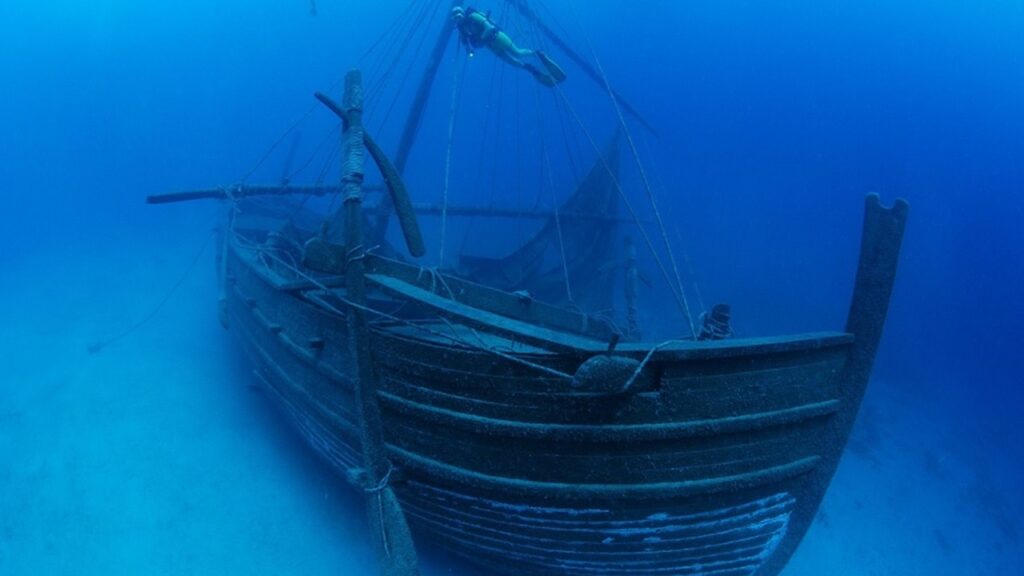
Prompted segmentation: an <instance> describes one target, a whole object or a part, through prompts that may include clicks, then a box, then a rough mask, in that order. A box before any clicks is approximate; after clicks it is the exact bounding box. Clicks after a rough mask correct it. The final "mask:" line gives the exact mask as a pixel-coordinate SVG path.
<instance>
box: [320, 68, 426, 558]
mask: <svg viewBox="0 0 1024 576" xmlns="http://www.w3.org/2000/svg"><path fill="white" fill-rule="evenodd" d="M362 100H363V94H362V76H361V74H360V73H359V71H357V70H353V71H350V72H349V73H348V74H347V75H346V76H345V108H344V110H345V112H344V113H343V114H342V115H341V117H342V120H343V122H344V128H345V138H344V144H343V147H344V160H343V161H342V178H341V182H342V197H343V198H344V201H345V206H344V209H345V243H346V246H347V247H348V254H349V255H350V260H349V263H348V266H347V267H346V270H345V283H346V287H347V290H348V298H349V299H350V300H351V302H352V303H353V304H354V305H353V306H351V307H350V308H349V309H348V311H347V315H348V335H349V352H350V354H351V359H352V361H353V362H354V363H355V365H356V367H357V370H356V373H355V376H356V377H355V387H356V414H357V418H358V420H359V428H360V439H361V442H362V449H363V464H364V466H365V468H364V470H363V471H362V473H361V474H359V476H360V477H361V478H360V479H361V482H360V484H361V485H362V487H363V490H364V491H365V493H366V512H367V518H368V519H369V524H370V528H371V530H372V532H373V537H374V544H375V547H376V549H377V556H378V559H379V561H380V568H381V574H383V575H384V576H412V575H416V574H419V570H418V568H417V563H418V561H417V557H416V548H415V546H414V545H413V542H412V534H411V532H410V531H409V525H408V524H407V523H406V520H405V515H404V514H403V512H402V507H401V504H399V502H398V497H397V496H396V495H395V491H394V489H393V488H392V487H391V485H390V480H391V475H392V474H391V473H392V468H391V464H390V462H389V461H388V458H387V453H386V448H385V446H384V433H383V430H382V423H381V415H380V406H379V405H378V404H377V378H376V374H375V373H374V366H373V356H372V354H373V351H372V350H371V348H370V332H369V328H368V327H367V324H366V318H365V316H364V313H363V309H364V308H365V306H366V283H365V282H366V281H365V277H364V266H363V258H362V257H360V256H361V254H362V250H363V248H362V242H363V238H362V236H363V231H362V225H363V214H362V203H363V200H362V191H361V188H362V179H363V163H364V162H363V161H364V154H363V150H364V140H363V138H364V132H363V129H362V118H363V112H362ZM339 110H341V109H340V108H339Z"/></svg>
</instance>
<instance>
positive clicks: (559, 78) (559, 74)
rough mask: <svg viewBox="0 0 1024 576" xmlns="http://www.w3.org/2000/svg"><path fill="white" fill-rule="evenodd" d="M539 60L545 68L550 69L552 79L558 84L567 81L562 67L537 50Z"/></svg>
mask: <svg viewBox="0 0 1024 576" xmlns="http://www.w3.org/2000/svg"><path fill="white" fill-rule="evenodd" d="M537 58H540V61H541V62H543V63H544V67H545V68H547V69H548V73H549V74H551V78H552V79H554V81H555V82H556V83H558V82H564V81H565V70H562V67H561V66H559V65H558V64H555V61H554V60H552V59H551V57H549V56H548V55H547V54H545V53H543V52H541V51H540V50H537Z"/></svg>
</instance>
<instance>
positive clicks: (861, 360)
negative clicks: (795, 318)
mask: <svg viewBox="0 0 1024 576" xmlns="http://www.w3.org/2000/svg"><path fill="white" fill-rule="evenodd" d="M510 5H512V6H513V7H515V8H516V9H518V10H519V11H520V12H521V13H523V14H524V16H525V17H526V18H527V19H528V20H529V21H530V22H531V23H532V24H533V25H535V26H538V27H539V30H540V31H541V32H543V33H544V34H545V35H546V36H548V37H549V38H550V39H551V40H552V41H553V42H554V43H555V45H556V46H559V47H561V48H562V49H563V50H564V51H565V52H566V53H567V55H568V56H569V57H570V58H571V59H572V60H573V61H574V62H575V63H576V64H577V65H578V67H579V69H580V70H581V71H582V72H584V73H585V74H586V75H588V76H590V77H591V78H593V79H594V80H596V81H598V83H599V84H600V85H601V86H602V87H604V88H606V89H607V90H608V92H609V98H610V99H611V101H612V102H613V104H615V107H616V110H617V111H618V112H619V113H618V117H619V120H620V129H621V130H623V131H625V132H627V135H628V131H627V128H628V127H627V125H626V123H625V120H624V119H623V113H628V114H631V115H632V116H633V117H634V118H635V119H637V120H638V121H639V122H640V123H641V125H644V126H648V127H649V125H648V124H647V123H646V122H645V121H643V119H642V118H639V115H638V114H637V113H636V111H635V110H633V109H632V108H631V107H629V106H628V104H626V103H625V102H624V101H622V100H621V98H620V97H619V96H617V95H616V94H615V93H614V92H613V91H612V90H611V88H610V85H609V84H608V82H607V78H605V77H604V76H603V72H601V71H600V70H599V69H598V70H595V69H594V68H592V67H590V66H589V65H588V64H587V63H586V62H585V61H584V60H583V59H582V58H580V57H579V56H577V55H575V54H574V53H573V52H572V51H571V50H570V49H568V47H567V46H566V45H565V44H564V43H563V42H561V41H560V40H559V39H558V38H557V37H555V36H554V35H553V34H552V33H551V31H550V30H549V29H547V28H546V27H545V26H544V25H543V23H542V22H541V21H540V20H539V19H538V18H537V17H536V15H535V14H533V13H532V12H531V11H530V10H529V7H528V6H527V5H526V3H525V2H523V1H521V0H511V1H510ZM452 6H454V7H459V6H461V1H459V0H453V2H452ZM453 31H454V27H453V24H452V22H451V20H450V19H448V18H446V19H445V24H444V26H443V30H442V32H441V35H440V37H439V38H438V40H437V42H436V43H435V45H434V48H433V50H432V51H431V52H430V53H429V56H428V60H429V63H428V67H427V71H426V72H425V73H424V75H423V77H422V79H421V81H420V84H419V87H418V89H417V91H416V95H415V97H414V99H413V106H412V109H411V111H410V114H409V115H408V116H407V119H406V124H405V127H404V130H403V133H402V137H401V139H400V142H399V145H398V150H397V153H396V155H395V161H394V163H393V164H392V162H391V160H390V159H389V158H388V157H387V156H386V155H385V154H384V152H383V151H382V150H381V148H380V147H379V146H378V145H377V144H376V142H374V140H373V139H372V138H371V136H370V134H367V133H366V131H365V129H364V127H363V125H362V105H363V102H362V98H363V96H362V84H361V82H362V80H361V76H360V74H359V73H358V72H357V71H353V72H350V73H349V74H348V75H347V76H346V79H345V100H344V103H343V105H338V104H336V103H334V102H333V101H331V100H330V98H328V97H327V96H324V95H323V94H317V96H316V97H317V98H318V99H319V100H320V101H321V102H322V103H323V104H324V105H325V106H327V108H328V109H330V110H331V111H332V112H333V113H334V114H335V115H337V116H338V117H339V118H340V119H341V121H342V125H343V140H342V150H343V155H342V173H341V182H340V185H338V186H331V187H308V186H307V187H303V186H289V185H288V184H287V182H288V178H287V177H285V178H284V179H283V181H284V182H285V184H283V185H282V186H278V187H256V188H250V189H246V188H244V187H232V188H229V189H218V190H206V191H194V192H185V193H177V194H167V195H162V196H156V197H151V198H150V199H149V201H150V202H153V203H162V202H170V201H180V200H194V199H199V198H224V199H227V200H230V201H231V206H232V211H231V216H230V218H229V222H228V224H227V225H226V226H225V230H224V234H223V241H222V246H221V248H222V249H221V251H220V252H219V254H220V257H219V272H220V282H221V285H220V291H221V294H220V301H221V314H222V321H223V322H224V323H225V324H226V325H227V326H228V327H229V328H230V329H231V331H233V332H234V333H235V334H236V335H237V336H238V338H239V340H240V341H241V343H242V346H243V347H244V349H245V350H246V351H247V353H248V354H249V356H250V357H251V358H252V360H253V363H254V366H255V374H256V376H257V377H258V379H259V380H260V381H261V382H262V384H263V385H264V387H265V388H266V390H267V391H268V396H269V397H270V398H272V399H273V401H274V402H275V403H276V404H277V405H278V406H279V407H280V408H281V409H282V412H283V413H284V414H285V415H286V416H287V418H288V419H289V420H290V421H291V423H292V424H293V425H294V427H295V428H296V429H297V430H298V431H299V432H300V433H301V435H302V436H303V437H304V438H305V439H306V441H307V442H308V443H309V445H310V446H312V447H313V449H315V450H316V451H317V452H318V453H319V454H320V455H322V456H323V457H324V458H325V459H326V460H327V461H328V462H329V463H330V464H331V465H332V466H333V467H334V468H335V469H336V470H337V471H338V472H339V473H340V474H342V475H343V476H344V477H345V478H346V479H347V480H348V481H349V482H350V483H351V484H352V485H353V486H354V487H355V488H356V489H357V490H359V491H360V492H362V493H364V494H365V500H366V513H367V521H368V525H369V533H368V538H370V539H372V540H373V543H374V547H375V549H376V551H377V554H378V560H379V562H380V567H381V572H382V574H384V575H385V576H413V575H416V574H418V563H417V560H416V549H415V546H414V545H413V535H415V539H416V541H417V542H419V543H420V545H432V546H438V547H440V548H442V549H444V550H445V551H447V552H449V553H451V554H454V555H456V556H459V557H461V558H463V559H465V560H466V561H467V562H469V563H471V564H473V565H475V566H477V567H479V568H480V573H481V574H488V575H491V574H508V575H517V576H547V575H569V576H598V575H601V576H618V575H623V576H625V575H630V576H665V575H698V574H703V575H717V576H732V575H756V576H772V575H775V574H778V573H779V572H780V571H781V570H782V568H783V567H784V566H785V564H786V562H787V561H788V559H789V557H790V556H791V555H792V554H793V552H794V551H795V549H796V547H797V545H798V544H799V542H800V540H801V538H802V537H803V535H804V534H805V533H806V531H807V530H808V528H809V527H810V525H811V523H812V521H813V519H814V516H815V514H816V511H817V508H818V506H819V504H820V503H821V500H822V498H823V496H824V494H825V491H826V489H827V487H828V484H829V481H830V480H831V478H832V475H833V473H834V472H835V470H836V467H837V466H838V463H839V459H840V457H841V455H842V452H843V449H844V447H845V445H846V442H847V439H848V437H849V434H850V430H851V428H852V426H853V422H854V419H855V417H856V414H857V410H858V407H859V405H860V402H861V399H862V397H863V395H864V391H865V389H866V386H867V383H868V379H869V376H870V372H871V366H872V363H873V360H874V355H875V351H876V349H877V346H878V342H879V339H880V337H881V332H882V327H883V324H884V321H885V316H886V312H887V310H888V303H889V295H890V292H891V290H892V285H893V281H894V278H895V272H896V263H897V259H898V253H899V247H900V242H901V239H902V234H903V227H904V223H905V219H906V214H907V205H906V203H905V202H903V201H897V202H896V203H895V204H894V206H893V207H892V208H884V207H882V205H881V204H880V202H879V199H878V197H877V196H869V197H868V199H867V207H866V213H865V218H864V231H863V239H862V245H861V255H860V262H859V269H858V272H857V280H856V286H855V289H854V295H853V300H852V303H851V306H850V312H849V317H848V321H847V325H846V327H845V329H844V331H842V332H822V333H812V334H800V335H795V336H787V337H771V338H748V339H743V338H739V339H724V340H702V339H700V338H698V334H697V333H696V331H695V330H694V329H693V328H694V326H693V324H692V322H691V325H690V326H689V328H690V329H691V332H692V334H691V335H690V336H688V337H687V338H684V339H678V340H668V341H662V342H642V341H636V340H637V335H638V333H639V331H638V330H635V329H634V325H635V324H636V322H635V321H636V318H637V316H636V310H637V308H636V306H635V304H636V302H635V298H631V295H632V296H635V294H636V288H637V279H638V276H639V272H638V271H637V269H636V254H635V249H633V248H631V245H629V246H627V248H626V250H625V253H626V258H625V259H624V262H625V264H624V266H623V268H624V269H625V270H626V274H624V276H626V285H625V286H624V290H623V296H624V298H625V300H626V301H627V302H626V304H627V309H626V320H627V321H626V324H627V326H626V328H625V330H620V329H618V328H616V327H614V326H613V325H611V324H610V323H609V322H608V321H607V319H606V318H601V317H597V316H595V317H591V316H588V315H586V314H585V313H583V312H580V311H579V310H580V308H586V309H590V310H601V309H607V308H608V307H609V305H610V304H609V303H610V301H611V296H612V291H611V290H609V289H608V285H607V282H605V280H607V278H604V279H600V278H598V276H599V275H600V274H601V273H604V274H607V268H608V265H609V264H610V263H609V260H608V258H609V254H610V253H614V252H615V250H614V248H613V245H614V244H615V241H618V240H621V239H620V238H618V237H616V236H614V235H613V230H614V228H615V227H614V226H612V225H611V224H612V221H613V219H614V218H615V217H616V214H615V211H616V209H617V206H618V204H619V203H620V202H623V201H624V200H625V199H626V198H625V195H624V192H623V190H622V188H621V185H620V183H619V180H618V176H617V174H616V173H615V171H616V166H617V160H616V158H617V156H616V155H615V154H614V153H612V154H606V157H601V158H599V161H598V162H597V163H596V165H595V168H594V169H593V170H591V172H590V173H589V175H588V176H587V177H585V178H584V179H583V181H582V183H581V186H580V189H579V190H577V192H576V194H574V195H573V197H572V198H570V199H569V200H568V201H567V202H565V204H563V205H562V210H561V212H559V211H558V210H557V209H556V210H555V212H554V213H553V214H554V218H551V217H549V216H544V219H545V221H546V223H545V224H544V225H543V226H542V227H541V234H542V235H546V236H547V238H541V237H535V238H534V239H532V240H530V241H528V242H526V243H524V244H522V245H521V246H520V247H519V248H518V249H517V250H515V251H514V252H513V253H511V254H509V255H506V256H505V257H504V258H496V259H491V258H483V257H465V258H463V257H462V256H463V255H460V262H459V265H457V266H455V267H454V269H453V270H451V271H439V270H437V269H434V268H423V267H418V266H414V265H410V264H408V263H406V262H403V261H402V260H401V259H400V258H399V257H398V256H397V255H396V254H397V251H396V250H390V249H388V248H389V247H388V246H387V242H386V236H385V232H386V228H387V223H388V222H389V220H390V218H391V217H392V216H397V222H398V224H399V225H400V227H401V232H402V236H403V237H404V239H405V243H406V247H407V248H408V252H409V254H411V255H412V256H413V257H416V258H419V257H422V256H423V255H424V253H425V247H424V242H423V239H422V236H421V235H420V230H419V225H418V222H417V219H416V211H417V209H418V210H420V211H423V210H424V208H429V207H424V206H418V207H417V205H414V204H413V203H412V202H411V200H410V197H409V194H408V193H407V192H406V190H405V185H404V183H403V181H402V174H403V172H404V167H405V164H406V161H407V160H408V157H409V153H410V150H411V146H412V143H413V141H414V140H415V137H416V132H417V130H418V126H419V124H420V121H421V118H422V115H423V110H424V107H425V105H426V103H427V100H428V95H429V93H430V90H431V85H432V82H433V80H434V77H435V76H436V74H437V69H438V66H439V63H440V61H441V59H442V57H443V55H444V54H445V50H446V48H447V46H448V45H449V41H450V39H451V37H452V34H453ZM563 98H564V96H563ZM620 102H621V106H622V108H621V110H620V109H619V104H620ZM452 113H454V108H453V109H452ZM452 118H453V119H454V116H452ZM577 120H578V118H577ZM451 125H453V124H450V126H451ZM586 134H587V139H588V140H589V141H590V142H591V144H593V140H592V139H591V138H590V133H589V132H586ZM449 139H450V137H449ZM629 141H630V145H631V146H632V145H633V142H632V140H631V139H629ZM594 148H595V152H596V153H597V155H598V156H601V154H602V151H601V150H597V148H596V146H594ZM633 153H634V157H637V152H636V149H635V147H634V149H633ZM365 154H368V155H369V156H371V157H372V159H373V161H374V162H375V163H376V165H377V168H378V170H379V173H380V175H381V177H382V180H383V186H381V187H380V188H382V189H384V190H386V191H387V193H388V196H386V197H385V198H386V199H387V200H386V201H384V202H382V203H380V204H378V205H377V207H376V209H377V210H381V211H379V212H376V213H374V212H373V211H372V210H370V211H365V212H364V211H363V209H362V191H363V180H364V172H363V165H364V160H365V159H364V155H365ZM637 164H638V168H639V170H640V172H641V173H642V171H643V170H642V166H640V165H639V164H640V163H639V159H638V157H637ZM288 173H289V172H288V171H287V170H286V172H285V174H288ZM643 181H644V184H645V186H647V180H646V177H644V178H643ZM646 191H647V193H648V196H650V194H651V191H650V189H649V187H647V190H646ZM290 194H302V195H305V196H307V197H308V196H311V195H324V194H334V195H337V196H340V197H341V198H342V199H343V203H342V208H341V209H339V210H338V211H337V212H336V213H335V214H332V215H330V216H328V218H327V220H324V219H323V218H320V219H319V220H316V219H311V221H308V222H305V221H303V219H302V218H301V217H300V216H301V215H302V210H300V209H298V208H296V207H294V206H292V205H290V204H289V203H288V201H287V196H288V195H290ZM250 196H261V197H263V200H257V201H253V200H251V199H249V197H250ZM445 197H446V198H447V196H445ZM445 202H446V205H445V206H444V207H443V208H442V210H441V214H442V215H447V214H448V212H449V210H450V207H449V206H448V205H447V200H445ZM623 203H625V202H623ZM651 206H652V208H655V206H654V202H653V197H651ZM627 207H629V206H628V205H627ZM629 209H630V213H631V215H632V223H633V224H636V225H637V226H638V227H639V231H640V232H642V233H643V235H644V237H645V240H646V241H647V244H648V246H649V247H650V248H651V251H652V253H654V254H656V251H655V250H654V246H653V245H652V243H651V241H650V239H649V238H648V237H647V235H646V232H644V227H643V226H642V225H641V222H640V221H639V219H638V217H637V215H636V213H635V212H634V211H633V208H632V207H629ZM487 210H490V211H493V210H491V209H487ZM654 212H655V213H656V214H657V210H656V208H655V210H654ZM466 213H467V214H468V213H473V214H476V212H474V211H473V210H470V211H469V212H466ZM442 217H444V216H442ZM657 218H658V225H659V227H660V228H661V233H662V235H663V236H664V234H665V230H664V227H663V225H662V222H661V220H660V216H657ZM595 223H596V224H595ZM321 224H322V226H321ZM366 225H370V226H371V228H370V234H368V235H366V236H364V234H363V230H362V229H363V227H364V226H366ZM441 244H442V245H443V244H444V240H443V238H442V241H441ZM665 244H666V248H667V249H668V250H669V252H670V253H671V249H670V247H668V246H667V244H668V240H667V237H666V240H665ZM371 246H379V247H382V248H381V249H380V250H379V251H375V250H373V249H370V248H369V247H371ZM552 246H557V252H556V254H555V255H554V256H555V257H554V258H553V257H552V256H553V255H552V253H551V252H552V250H554V249H553V248H552ZM552 260H558V261H559V262H560V263H561V267H560V268H556V269H555V270H551V269H549V268H546V265H547V264H548V263H550V262H551V261H552ZM438 261H440V262H441V263H445V259H444V258H443V257H440V256H439V258H438ZM601 270H604V272H601ZM663 270H664V269H663ZM676 276H677V278H676V281H677V282H676V283H677V284H678V291H676V290H675V289H673V290H672V292H673V295H674V296H675V297H676V299H677V300H679V302H677V303H678V304H680V308H681V311H682V312H683V313H684V316H685V317H686V318H687V319H688V320H690V312H689V307H688V306H687V305H686V303H685V296H684V295H683V286H682V282H681V281H679V278H678V273H676ZM666 279H668V277H667V273H666ZM669 283H670V284H672V282H671V280H670V281H669ZM570 284H571V285H574V286H576V287H577V288H578V289H579V290H578V291H577V292H576V293H575V294H571V295H570V294H569V286H570ZM562 288H564V289H565V290H564V292H563V291H562ZM560 293H561V294H563V296H564V297H563V299H562V300H559V299H558V298H559V294H560Z"/></svg>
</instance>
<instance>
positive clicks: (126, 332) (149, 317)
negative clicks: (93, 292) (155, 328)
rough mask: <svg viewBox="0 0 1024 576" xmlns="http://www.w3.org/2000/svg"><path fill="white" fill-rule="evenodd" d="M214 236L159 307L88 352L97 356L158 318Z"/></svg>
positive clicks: (204, 240) (206, 241)
mask: <svg viewBox="0 0 1024 576" xmlns="http://www.w3.org/2000/svg"><path fill="white" fill-rule="evenodd" d="M213 236H214V232H213V231H212V230H211V231H210V232H209V233H208V234H207V235H206V238H204V239H203V244H202V246H201V247H200V248H199V250H198V251H197V252H196V255H195V256H193V257H192V261H191V262H190V263H189V265H188V267H187V268H185V271H184V272H183V273H182V274H181V276H179V277H178V281H177V282H175V283H174V285H173V286H171V289H170V290H168V291H167V293H166V294H165V295H164V297H163V299H161V300H160V302H158V303H157V305H156V306H154V307H153V308H152V309H151V310H150V311H149V313H148V314H146V315H145V316H144V317H143V318H142V319H141V320H139V321H137V322H135V323H134V324H132V325H131V326H129V327H128V328H126V329H125V330H124V331H122V332H120V333H119V334H116V335H114V336H111V337H110V338H105V339H103V340H98V341H96V342H93V343H92V344H90V345H89V347H88V348H87V349H86V351H87V352H88V353H89V354H96V353H97V352H99V351H101V350H103V349H104V348H106V347H107V346H110V345H111V344H113V343H115V342H117V341H119V340H121V339H123V338H125V337H127V336H129V335H130V334H132V333H133V332H135V331H136V330H138V329H139V328H142V327H143V326H145V325H146V324H147V323H149V321H150V320H152V319H153V318H156V315H157V314H159V313H160V310H162V309H163V307H164V305H165V304H167V303H168V302H169V301H170V300H171V297H173V296H174V294H175V292H177V291H178V288H181V285H182V284H184V283H185V280H187V279H188V277H189V276H191V275H192V271H193V270H195V268H196V264H198V263H199V259H200V258H201V257H202V255H203V254H205V253H206V247H207V246H209V245H210V239H211V238H213Z"/></svg>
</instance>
